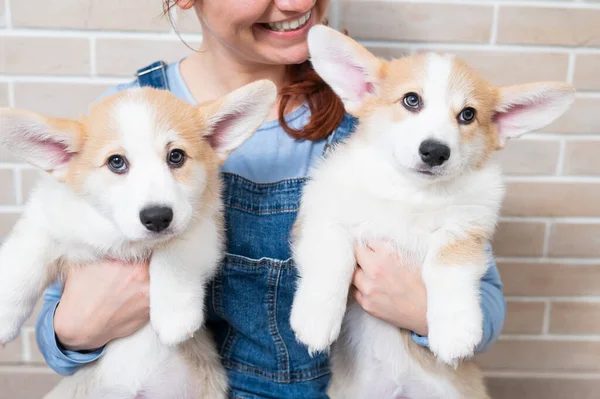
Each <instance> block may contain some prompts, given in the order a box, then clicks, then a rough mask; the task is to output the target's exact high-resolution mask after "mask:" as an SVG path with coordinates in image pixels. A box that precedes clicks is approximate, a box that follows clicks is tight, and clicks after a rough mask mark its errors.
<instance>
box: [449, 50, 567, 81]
mask: <svg viewBox="0 0 600 399" xmlns="http://www.w3.org/2000/svg"><path fill="white" fill-rule="evenodd" d="M453 53H454V54H456V55H457V56H459V57H461V58H462V59H464V60H465V61H466V62H467V63H468V64H469V65H470V66H471V67H473V68H475V69H476V70H478V71H479V72H480V73H481V74H482V75H483V76H484V77H486V78H487V79H489V80H490V82H491V83H492V84H494V85H513V84H521V83H531V82H537V81H555V80H558V81H564V80H566V78H567V69H568V65H569V56H568V55H567V54H565V53H545V52H544V53H542V52H524V51H523V52H515V51H464V52H453ZM515 59H518V60H519V68H515V67H514V65H515Z"/></svg>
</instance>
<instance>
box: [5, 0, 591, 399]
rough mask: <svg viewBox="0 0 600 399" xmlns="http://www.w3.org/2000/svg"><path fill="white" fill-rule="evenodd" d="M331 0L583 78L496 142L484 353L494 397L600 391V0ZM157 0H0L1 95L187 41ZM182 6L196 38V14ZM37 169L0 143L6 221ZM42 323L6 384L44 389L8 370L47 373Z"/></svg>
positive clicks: (403, 39)
mask: <svg viewBox="0 0 600 399" xmlns="http://www.w3.org/2000/svg"><path fill="white" fill-rule="evenodd" d="M330 10H331V11H330V20H331V23H332V25H333V26H334V27H338V28H347V29H348V30H349V32H350V34H351V35H352V36H353V37H356V38H358V39H359V40H360V41H361V42H363V43H364V44H366V45H368V46H369V47H370V48H371V49H372V50H373V51H375V52H377V53H378V54H380V55H382V56H384V57H389V56H394V55H400V54H403V53H407V52H414V51H419V50H422V49H433V50H446V51H451V52H455V53H457V54H459V55H461V56H463V57H464V58H465V59H466V60H467V61H469V62H470V63H471V64H472V65H473V66H475V67H477V68H479V69H480V70H481V71H482V72H483V73H484V74H485V75H486V76H488V77H489V78H490V79H491V80H492V81H493V82H494V83H497V84H510V83H521V82H526V81H531V80H538V79H539V80H566V81H569V82H572V83H573V84H575V85H576V87H577V88H578V90H579V93H578V99H577V102H576V105H575V106H574V107H573V109H572V110H571V111H570V112H569V113H568V114H567V115H566V116H565V117H564V118H562V119H561V120H560V121H558V122H557V123H555V124H553V125H552V126H551V127H549V128H548V129H545V130H544V131H540V132H538V133H535V134H530V135H528V136H526V137H525V138H523V139H521V140H520V141H518V142H512V143H510V144H509V146H508V148H507V149H506V150H505V151H503V152H502V153H500V154H498V158H499V159H500V160H501V162H502V164H503V166H504V170H505V172H506V174H507V175H508V178H507V180H508V182H509V192H508V196H507V199H506V202H505V206H504V210H503V218H502V221H501V224H500V229H499V232H498V234H497V237H496V239H495V242H494V248H495V251H496V254H497V256H498V262H499V266H500V271H501V274H502V278H503V280H504V282H505V287H506V295H507V298H508V301H509V305H508V309H509V313H508V319H507V323H506V325H505V329H504V331H503V335H502V339H501V340H500V341H499V342H498V344H497V345H496V346H495V347H494V348H493V349H492V350H491V351H490V352H489V353H487V354H485V355H483V356H480V358H479V359H478V360H479V362H480V363H481V364H482V365H483V366H484V367H485V369H486V371H487V374H488V375H489V376H490V387H491V389H492V392H493V393H494V397H495V398H507V399H508V398H511V399H513V398H548V399H558V398H575V397H577V398H578V399H587V398H592V397H594V398H596V397H598V392H600V200H599V197H600V156H599V155H598V154H599V153H600V1H598V0H596V1H583V0H572V1H566V0H565V1H560V0H548V1H542V0H520V1H509V0H499V1H491V0H473V1H466V0H431V1H418V0H411V1H409V0H406V1H399V0H388V1H371V0H334V1H333V2H332V7H331V9H330ZM160 12H161V6H160V0H129V1H127V2H123V1H120V0H56V1H48V0H27V1H25V0H0V106H11V107H23V108H29V109H32V110H37V111H43V112H47V113H50V114H53V115H57V116H75V115H77V114H79V113H81V112H83V111H84V110H85V108H86V107H87V105H88V104H89V102H90V101H92V100H93V99H94V98H96V96H98V95H99V94H100V93H101V92H102V91H103V90H104V89H106V88H107V87H110V86H112V85H114V84H116V83H120V82H124V81H127V80H129V79H131V76H132V74H133V73H134V72H135V70H136V69H137V68H139V67H142V66H144V65H146V64H148V63H150V62H152V61H155V60H158V59H163V60H165V61H172V60H176V59H178V58H180V57H182V56H184V55H185V54H187V53H188V52H189V50H188V49H187V48H186V47H185V46H184V45H183V44H182V43H181V42H180V39H179V38H178V36H177V35H176V34H175V33H174V31H173V29H172V28H171V27H170V26H169V24H168V22H167V21H166V20H165V19H162V18H160V16H159V14H160ZM178 20H179V21H178V26H179V27H180V31H181V32H182V37H183V39H185V40H186V41H187V42H188V43H189V44H190V45H191V46H192V47H197V45H198V43H199V41H200V40H201V36H200V35H199V33H198V32H199V29H198V24H197V22H196V21H195V17H194V16H193V15H180V16H178ZM34 176H35V173H34V172H32V170H31V169H30V168H28V167H26V166H24V165H21V164H19V163H17V162H16V161H15V160H14V159H12V158H11V157H10V154H6V153H4V152H2V151H0V187H2V189H1V190H2V191H0V237H1V236H2V235H3V234H5V233H6V231H8V229H9V228H10V227H11V226H12V224H13V223H14V220H15V218H16V217H17V216H18V213H19V212H20V210H21V207H22V204H23V201H24V200H25V199H26V197H27V192H28V190H29V189H30V187H31V184H32V182H33V181H34ZM0 239H1V238H0ZM32 328H33V327H32V324H31V323H30V324H29V326H28V327H27V328H26V329H25V330H24V332H23V335H22V337H21V339H20V341H18V342H15V343H13V344H11V345H9V346H8V347H7V348H6V349H5V350H4V351H2V350H0V399H3V398H8V397H11V398H14V397H36V396H35V395H36V394H35V393H34V392H33V391H31V392H30V391H22V392H21V391H19V390H18V389H17V388H15V386H16V385H15V383H10V382H9V381H21V380H19V378H20V379H25V380H27V381H33V380H32V379H33V378H35V381H37V384H38V385H36V384H31V387H30V389H31V390H35V389H38V393H39V390H43V389H44V387H45V386H47V385H48V384H50V383H52V381H53V379H52V378H53V377H52V376H51V375H49V374H47V369H46V368H44V366H43V364H42V363H41V359H40V357H39V354H38V353H37V351H36V348H35V343H34V341H32V336H33V330H32ZM40 373H41V374H40ZM44 373H46V374H44ZM15 376H18V377H15ZM555 379H556V381H555ZM11 384H12V385H11ZM36 386H37V388H35V387H36ZM3 388H4V390H3ZM11 392H12V393H11ZM15 392H19V395H17V394H16V393H15Z"/></svg>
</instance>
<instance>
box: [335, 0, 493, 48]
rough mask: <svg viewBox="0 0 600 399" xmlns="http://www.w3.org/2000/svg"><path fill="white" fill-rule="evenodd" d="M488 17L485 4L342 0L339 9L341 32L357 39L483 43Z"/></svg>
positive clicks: (488, 30)
mask: <svg viewBox="0 0 600 399" xmlns="http://www.w3.org/2000/svg"><path fill="white" fill-rule="evenodd" d="M466 15H468V18H465V16H466ZM492 17H493V9H492V7H491V6H489V5H481V6H480V5H473V4H470V5H460V4H434V3H426V4H423V3H413V2H411V3H401V2H391V1H372V0H345V1H344V4H343V7H340V20H341V21H340V24H341V29H347V30H348V33H349V34H350V36H352V37H353V38H355V39H359V40H360V39H363V40H364V39H369V40H404V41H438V42H452V41H460V42H486V41H488V40H489V38H490V33H491V27H492Z"/></svg>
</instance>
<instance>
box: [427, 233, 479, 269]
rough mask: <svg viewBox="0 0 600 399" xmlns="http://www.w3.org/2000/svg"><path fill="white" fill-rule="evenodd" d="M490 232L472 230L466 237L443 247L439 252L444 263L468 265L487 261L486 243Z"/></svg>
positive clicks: (441, 261)
mask: <svg viewBox="0 0 600 399" xmlns="http://www.w3.org/2000/svg"><path fill="white" fill-rule="evenodd" d="M488 236H489V234H487V233H486V232H485V231H483V230H481V231H470V232H467V234H466V237H465V238H463V239H460V240H457V241H455V242H453V243H452V244H450V245H447V246H446V247H444V248H442V249H441V250H440V252H439V254H438V258H439V262H440V264H442V265H466V264H482V263H485V259H486V253H485V243H486V241H487V240H488V238H489V237H488Z"/></svg>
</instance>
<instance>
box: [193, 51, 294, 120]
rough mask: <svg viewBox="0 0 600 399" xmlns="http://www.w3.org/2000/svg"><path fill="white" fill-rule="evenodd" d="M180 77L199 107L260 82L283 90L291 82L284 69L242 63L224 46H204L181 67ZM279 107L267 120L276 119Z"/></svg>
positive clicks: (284, 67)
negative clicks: (268, 81)
mask: <svg viewBox="0 0 600 399" xmlns="http://www.w3.org/2000/svg"><path fill="white" fill-rule="evenodd" d="M181 74H182V76H183V79H184V81H185V83H186V85H187V87H188V89H189V90H190V92H191V94H192V96H193V97H194V99H195V100H196V102H197V103H203V102H207V101H212V100H216V99H217V98H220V97H222V96H224V95H226V94H227V93H229V92H231V91H233V90H235V89H237V88H239V87H242V86H244V85H246V84H248V83H251V82H254V81H256V80H260V79H269V80H271V81H273V83H275V84H276V85H277V87H278V88H281V87H283V86H284V85H285V84H286V83H287V82H288V76H287V73H286V66H285V65H267V64H256V63H243V62H240V61H239V60H237V59H236V58H235V57H234V56H233V55H232V54H231V53H230V52H229V51H227V50H226V49H223V48H222V47H221V46H217V45H211V43H210V42H205V43H203V44H202V47H201V48H200V50H198V51H197V52H195V53H194V54H192V55H190V56H189V57H187V58H186V59H185V60H184V61H183V62H182V63H181ZM276 111H277V107H275V108H274V110H273V112H272V113H271V114H270V115H269V118H268V119H275V118H276V117H277V112H276Z"/></svg>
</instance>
